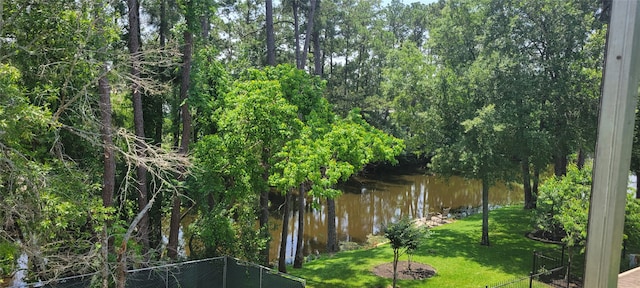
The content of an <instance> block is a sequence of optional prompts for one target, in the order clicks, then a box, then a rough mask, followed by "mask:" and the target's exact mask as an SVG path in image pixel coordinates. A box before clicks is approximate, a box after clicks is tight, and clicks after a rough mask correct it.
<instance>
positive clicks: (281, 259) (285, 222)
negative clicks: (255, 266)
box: [278, 191, 291, 273]
mask: <svg viewBox="0 0 640 288" xmlns="http://www.w3.org/2000/svg"><path fill="white" fill-rule="evenodd" d="M289 203H291V191H287V194H286V195H285V198H284V205H283V206H282V238H280V251H279V252H278V271H280V272H282V273H287V236H288V235H289Z"/></svg>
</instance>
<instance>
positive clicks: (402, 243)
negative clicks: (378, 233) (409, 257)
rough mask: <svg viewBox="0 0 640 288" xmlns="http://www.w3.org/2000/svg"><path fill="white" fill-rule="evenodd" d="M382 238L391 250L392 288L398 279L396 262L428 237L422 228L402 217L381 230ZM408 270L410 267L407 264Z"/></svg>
mask: <svg viewBox="0 0 640 288" xmlns="http://www.w3.org/2000/svg"><path fill="white" fill-rule="evenodd" d="M383 232H384V237H386V238H387V239H389V244H390V245H391V248H392V249H393V287H394V288H395V287H396V279H397V278H398V260H399V259H400V256H401V255H402V254H403V253H408V254H410V253H412V252H413V251H415V250H416V249H417V248H418V246H420V243H421V242H422V241H423V240H424V239H425V238H426V237H427V236H428V235H429V234H428V233H427V231H426V230H425V229H423V228H419V227H416V226H415V225H414V224H413V223H411V220H409V218H406V217H403V218H401V219H400V220H399V221H398V222H395V223H392V224H389V225H387V226H386V227H384V228H383ZM409 269H411V266H410V264H409Z"/></svg>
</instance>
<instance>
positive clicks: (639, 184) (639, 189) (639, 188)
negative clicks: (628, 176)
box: [635, 171, 640, 199]
mask: <svg viewBox="0 0 640 288" xmlns="http://www.w3.org/2000/svg"><path fill="white" fill-rule="evenodd" d="M635 174H636V199H640V173H638V171H636V172H635Z"/></svg>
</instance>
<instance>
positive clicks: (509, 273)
mask: <svg viewBox="0 0 640 288" xmlns="http://www.w3.org/2000/svg"><path fill="white" fill-rule="evenodd" d="M530 222H531V221H530V216H529V212H528V211H525V210H524V209H523V208H522V206H510V207H505V208H501V209H498V210H494V211H491V212H490V215H489V239H490V241H491V246H490V247H486V246H481V245H479V244H478V243H479V242H480V237H481V230H482V228H481V227H482V225H481V224H482V215H481V214H476V215H472V216H470V217H467V218H464V219H461V220H457V221H455V222H454V223H451V224H447V225H443V226H440V227H436V228H433V229H431V231H433V232H434V234H433V235H432V236H431V237H430V238H429V239H427V240H425V244H424V245H423V246H422V247H421V248H420V249H419V250H418V251H416V253H415V254H414V256H413V261H416V262H421V263H426V264H429V265H431V266H433V267H434V268H435V269H436V271H437V273H436V276H434V277H432V278H429V279H426V280H422V281H415V280H414V281H399V282H398V285H399V286H400V287H402V288H406V287H425V286H427V287H485V285H490V284H494V283H497V282H500V281H506V280H510V279H513V278H515V277H520V276H526V275H528V273H529V272H530V270H531V265H532V261H533V258H532V257H533V256H532V252H533V251H534V250H544V249H550V248H555V246H554V245H552V244H544V243H540V242H537V241H533V240H530V239H528V238H526V237H525V236H524V235H525V233H527V232H529V231H530V230H531V224H530ZM392 259H393V251H392V250H391V248H390V246H389V245H388V244H386V245H383V246H380V247H377V248H371V249H363V250H355V251H345V252H340V253H337V254H335V255H333V256H326V255H323V256H322V257H320V258H319V259H316V260H313V261H311V262H309V263H306V264H305V265H304V267H303V268H302V269H293V268H290V269H288V272H289V273H291V274H293V275H295V276H298V277H302V278H304V279H306V280H307V287H312V288H319V287H388V286H390V285H391V279H384V278H380V277H377V276H375V275H373V274H372V273H371V270H372V268H373V267H375V266H376V265H378V264H382V263H386V262H390V261H392ZM400 260H401V261H402V260H407V257H406V255H405V256H402V257H401V259H400Z"/></svg>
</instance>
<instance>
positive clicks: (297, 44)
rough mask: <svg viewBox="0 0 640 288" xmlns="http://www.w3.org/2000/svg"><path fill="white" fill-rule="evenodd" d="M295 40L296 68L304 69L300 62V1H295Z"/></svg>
mask: <svg viewBox="0 0 640 288" xmlns="http://www.w3.org/2000/svg"><path fill="white" fill-rule="evenodd" d="M292 5H293V38H294V40H295V44H294V45H295V57H296V68H298V69H302V68H303V67H302V61H300V28H299V27H298V25H299V24H300V23H298V0H293V3H292Z"/></svg>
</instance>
